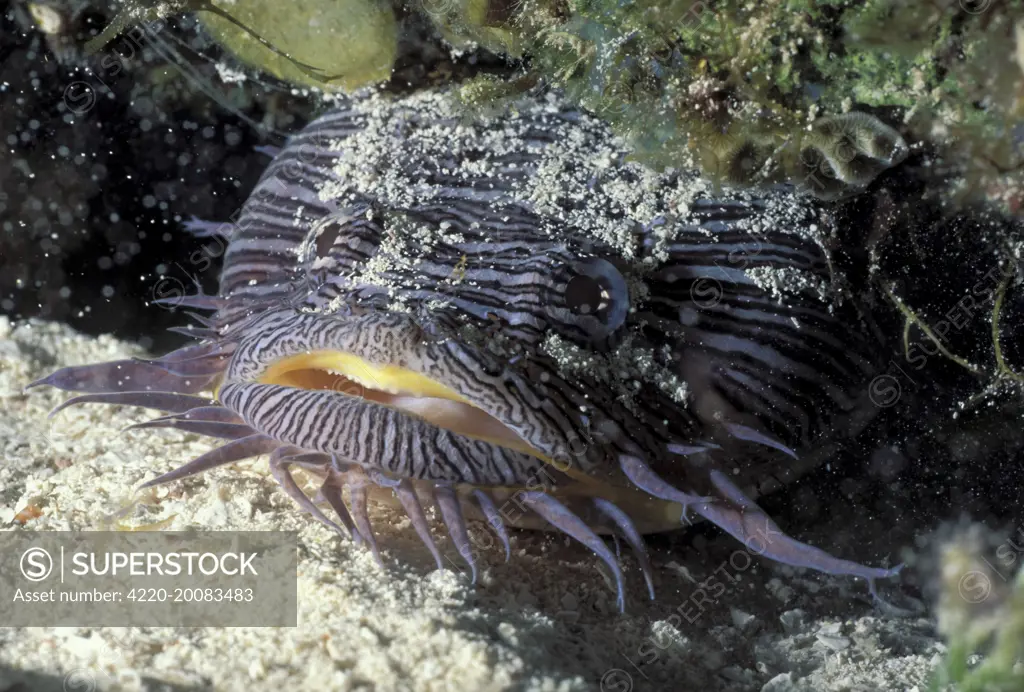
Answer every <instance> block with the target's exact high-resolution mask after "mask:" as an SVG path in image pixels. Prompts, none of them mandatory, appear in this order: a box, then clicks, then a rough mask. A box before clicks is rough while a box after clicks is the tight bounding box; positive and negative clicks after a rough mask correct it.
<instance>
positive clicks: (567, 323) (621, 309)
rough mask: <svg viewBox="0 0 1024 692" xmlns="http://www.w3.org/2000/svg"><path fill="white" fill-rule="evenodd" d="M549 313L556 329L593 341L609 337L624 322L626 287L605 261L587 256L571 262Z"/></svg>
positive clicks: (627, 290) (627, 307) (612, 265)
mask: <svg viewBox="0 0 1024 692" xmlns="http://www.w3.org/2000/svg"><path fill="white" fill-rule="evenodd" d="M569 271H570V272H571V275H570V278H569V279H568V281H566V283H565V285H564V288H563V290H562V294H561V301H560V303H561V305H557V306H552V308H551V310H550V313H551V315H552V317H553V318H554V324H555V326H556V327H558V326H560V327H561V329H560V331H563V332H565V333H566V334H568V335H571V336H573V337H574V338H576V339H577V340H582V341H589V342H596V341H600V340H603V339H606V338H608V337H610V336H611V335H612V334H614V333H615V331H616V330H618V329H619V327H621V326H622V325H623V323H625V321H626V315H627V314H628V313H629V288H628V286H627V285H626V280H625V278H623V276H622V273H621V272H619V270H618V269H617V268H616V267H615V265H614V264H612V263H611V262H609V261H608V260H605V259H601V258H598V257H591V258H587V259H584V260H581V261H579V262H577V263H574V264H573V265H572V266H571V268H570V269H569Z"/></svg>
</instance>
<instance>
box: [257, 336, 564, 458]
mask: <svg viewBox="0 0 1024 692" xmlns="http://www.w3.org/2000/svg"><path fill="white" fill-rule="evenodd" d="M258 382H260V383H261V384H277V385H283V386H286V387H296V388H299V389H311V390H328V391H335V392H339V393H341V394H345V395H347V396H354V397H359V398H361V399H366V400H367V401H373V402H376V403H378V404H383V405H386V406H390V407H392V408H396V409H399V410H401V411H404V412H405V413H408V414H410V415H413V416H416V417H417V418H421V419H423V420H425V421H427V422H428V423H430V424H432V425H434V426H436V427H439V428H443V429H445V430H449V431H451V432H453V433H456V434H459V435H463V436H465V437H470V438H473V439H477V440H481V441H484V442H488V443H490V444H494V445H498V446H500V447H505V448H507V449H512V450H515V451H517V452H521V453H523V454H528V455H530V456H533V457H536V458H538V459H541V460H543V461H545V462H548V463H550V459H548V458H547V457H545V456H544V455H543V454H541V453H540V452H538V451H537V450H536V449H534V448H533V447H532V446H531V445H530V444H529V443H528V442H526V441H525V440H524V439H523V438H522V437H520V436H519V435H518V434H517V433H516V432H515V431H514V430H512V429H511V428H509V427H508V426H506V425H505V424H504V423H502V422H501V421H499V420H498V419H497V418H495V417H494V416H492V415H491V414H489V413H487V412H486V411H484V410H483V409H481V408H478V407H476V406H474V405H473V404H472V403H470V401H469V400H468V399H467V398H466V397H464V396H463V395H461V394H459V393H458V392H456V391H455V390H453V389H451V388H450V387H448V386H446V385H444V384H441V383H440V382H437V381H435V380H432V379H430V378H429V377H426V376H425V375H422V374H420V373H418V372H413V371H412V370H408V369H406V368H403V367H400V366H397V365H375V364H372V363H368V362H367V361H365V360H363V359H362V358H359V357H358V356H355V355H353V354H351V353H345V352H342V351H312V352H309V353H303V354H300V355H296V356H291V357H288V358H284V359H282V360H279V361H277V362H275V363H273V364H272V365H271V366H270V367H268V368H267V370H266V371H265V372H264V373H263V374H262V375H261V376H260V377H259V379H258Z"/></svg>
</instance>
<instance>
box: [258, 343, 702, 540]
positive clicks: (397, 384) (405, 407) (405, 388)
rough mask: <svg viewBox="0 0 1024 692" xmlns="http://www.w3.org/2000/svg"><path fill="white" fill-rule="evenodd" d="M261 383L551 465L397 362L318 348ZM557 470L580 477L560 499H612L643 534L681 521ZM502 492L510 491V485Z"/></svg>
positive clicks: (652, 504)
mask: <svg viewBox="0 0 1024 692" xmlns="http://www.w3.org/2000/svg"><path fill="white" fill-rule="evenodd" d="M259 382H261V383H264V384H278V385H282V386H286V387H296V388H299V389H316V390H330V391H335V392H340V393H343V394H345V395H347V396H357V397H360V398H362V399H366V400H367V401H373V402H376V403H378V404H383V405H385V406H390V407H392V408H396V409H399V410H401V411H403V412H405V413H408V414H410V415H412V416H416V417H418V418H421V419H423V420H425V421H427V422H428V423H430V424H431V425H434V426H437V427H439V428H444V429H446V430H450V431H451V432H453V433H456V434H459V435H464V436H466V437H470V438H474V439H478V440H481V441H484V442H488V443H490V444H494V445H498V446H500V447H505V448H507V449H512V450H515V451H517V452H521V453H523V454H528V455H530V456H533V457H535V458H537V459H540V460H542V461H544V462H545V463H548V464H552V463H553V461H552V460H551V459H550V458H548V457H546V456H544V455H543V454H541V453H540V452H539V451H537V450H536V449H534V448H533V447H532V446H530V445H529V444H528V443H527V442H526V441H525V440H523V438H521V437H520V436H519V435H518V434H517V433H516V432H515V431H513V430H512V429H510V428H508V427H507V426H505V425H504V424H503V423H502V422H501V421H499V420H498V419H497V418H495V417H494V416H491V415H490V414H489V413H487V412H486V411H484V410H483V409H480V408H478V407H476V406H474V405H473V404H472V403H471V402H470V401H469V400H468V399H467V398H466V397H464V396H462V395H461V394H459V393H458V392H456V391H455V390H453V389H451V388H449V387H447V386H446V385H444V384H442V383H440V382H436V381H434V380H431V379H430V378H428V377H426V376H424V375H422V374H420V373H417V372H413V371H411V370H407V369H405V368H402V367H399V366H395V365H383V366H382V365H374V364H372V363H368V362H366V361H365V360H363V359H361V358H359V357H358V356H355V355H353V354H351V353H343V352H340V351H317V352H311V353H306V354H302V355H298V356H292V357H290V358H286V359H283V360H281V361H278V362H277V363H274V364H273V365H272V366H271V367H269V368H268V369H267V370H266V371H265V372H264V373H263V375H262V376H261V377H260V378H259ZM559 470H560V471H561V472H562V473H564V474H565V475H568V476H571V477H572V478H573V479H575V480H576V481H579V482H576V483H571V484H569V485H568V486H566V487H565V488H563V489H561V492H559V493H558V495H559V497H561V498H562V501H563V502H569V503H575V501H577V500H580V499H581V498H584V499H585V498H588V497H593V496H600V497H604V498H606V499H609V500H612V501H614V502H615V503H616V504H617V505H618V506H619V507H620V508H621V509H623V510H626V511H628V512H629V514H630V515H631V516H632V517H633V519H634V521H635V522H637V526H638V527H639V528H640V530H641V531H642V532H644V533H647V532H652V531H665V530H671V529H674V528H677V527H678V525H679V516H680V512H681V510H682V507H681V506H680V505H677V504H675V503H672V502H667V501H664V500H659V499H656V498H653V497H650V496H649V495H647V494H645V493H642V492H639V491H638V490H637V489H635V488H632V487H621V486H618V485H612V484H609V483H607V482H603V481H599V480H596V479H593V478H588V477H586V475H585V474H583V473H582V472H580V471H577V470H576V469H572V468H569V469H565V468H561V469H559ZM492 490H496V489H495V488H492ZM504 490H506V491H507V493H511V492H512V491H513V490H514V489H513V488H505V489H504ZM507 493H506V494H507ZM500 497H503V496H499V498H500ZM573 506H576V504H573ZM588 511H589V510H588ZM584 516H587V515H586V514H584ZM531 522H533V523H531ZM511 523H512V525H515V526H523V527H531V528H543V527H544V522H543V521H540V522H536V521H534V520H533V519H530V518H529V517H525V518H522V519H520V520H516V521H511ZM534 524H536V525H534ZM593 528H595V530H598V531H599V532H602V533H603V532H607V530H608V529H607V526H605V525H604V524H594V527H593Z"/></svg>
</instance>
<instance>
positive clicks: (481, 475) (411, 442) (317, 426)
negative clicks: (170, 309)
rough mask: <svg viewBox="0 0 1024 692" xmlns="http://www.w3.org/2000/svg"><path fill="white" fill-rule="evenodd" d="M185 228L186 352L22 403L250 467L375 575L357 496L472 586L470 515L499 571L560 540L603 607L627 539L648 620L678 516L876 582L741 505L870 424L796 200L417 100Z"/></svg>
mask: <svg viewBox="0 0 1024 692" xmlns="http://www.w3.org/2000/svg"><path fill="white" fill-rule="evenodd" d="M195 227H196V228H197V229H200V230H201V232H202V233H204V234H209V233H215V232H219V233H221V234H222V235H224V236H226V239H227V241H228V244H227V250H226V252H225V256H224V265H223V269H222V274H221V278H220V291H219V294H218V295H217V296H193V297H189V298H187V299H184V300H182V301H181V304H182V305H187V306H191V307H195V308H201V309H210V310H212V311H213V314H212V315H211V316H209V317H207V318H203V327H202V328H201V329H199V330H197V333H199V334H200V336H202V337H203V339H202V341H201V342H200V343H199V344H196V345H193V346H189V347H185V348H183V349H179V350H178V351H176V352H174V353H172V354H168V355H167V356H164V357H163V358H160V359H158V360H155V361H149V362H132V363H123V364H113V365H112V364H100V365H97V366H84V367H82V368H70V369H65V370H63V371H59V372H57V373H55V374H54V375H51V376H50V377H49V378H44V380H41V381H40V383H41V384H50V385H53V386H57V387H61V388H64V389H68V390H72V391H84V392H87V394H86V395H85V396H86V397H87V398H85V399H84V401H91V402H107V403H131V404H134V405H149V406H152V407H154V408H158V409H162V410H164V411H166V412H168V413H169V414H170V415H169V416H165V417H163V418H161V419H158V420H157V421H156V422H155V423H153V425H154V426H170V427H178V428H181V429H188V430H193V431H195V432H199V433H202V434H210V435H213V436H215V437H220V438H222V439H225V440H227V443H226V444H225V445H224V446H223V447H220V448H218V449H216V450H213V451H212V452H210V453H208V454H207V455H204V456H203V457H200V458H199V459H197V460H195V461H193V462H191V464H190V465H186V467H183V468H182V469H178V470H175V471H172V472H170V473H168V474H164V475H163V476H160V477H158V478H157V479H154V480H153V481H150V483H156V482H167V481H170V480H175V479H177V478H180V477H183V476H185V475H190V474H192V473H197V472H200V471H202V470H205V469H206V468H210V467H212V466H216V465H219V464H223V463H229V462H231V461H235V460H237V459H240V458H245V457H247V456H254V455H257V454H265V453H270V455H271V458H270V465H271V471H272V472H273V474H274V476H275V478H276V479H277V480H278V481H279V482H280V483H281V485H282V487H283V488H284V490H285V491H286V492H288V493H289V494H290V495H291V496H292V497H293V498H294V499H295V500H296V501H297V502H298V503H299V504H300V506H302V507H303V508H304V509H305V510H306V511H308V512H310V513H311V514H313V515H314V517H316V518H317V519H318V520H320V521H322V522H324V523H326V524H328V525H330V526H332V527H334V528H336V529H338V530H339V531H341V532H343V533H348V534H351V535H352V536H353V537H354V538H355V539H356V540H359V541H365V542H366V543H367V544H368V545H369V547H370V548H371V549H372V550H373V551H374V552H375V553H376V552H377V547H376V542H375V540H374V538H373V534H372V530H371V527H370V526H369V519H368V516H367V513H366V503H367V501H368V499H369V498H371V497H381V496H388V497H391V498H393V499H394V501H396V502H397V503H399V504H401V506H402V507H403V508H404V509H405V510H406V512H407V513H408V514H409V516H410V519H411V520H412V524H413V526H414V528H415V530H417V532H418V533H419V534H420V536H421V538H423V540H424V542H425V544H426V545H427V547H428V549H430V550H431V552H432V553H433V555H434V556H435V559H436V560H437V562H438V566H440V564H441V560H440V557H439V553H438V551H437V548H436V546H435V545H434V543H433V539H432V538H431V536H430V531H429V528H428V525H427V519H426V516H425V513H424V511H423V505H424V504H426V503H433V504H435V505H436V506H437V509H438V511H439V514H440V517H441V519H442V520H443V521H444V523H445V525H446V526H447V528H448V531H449V534H450V535H451V537H452V539H453V541H454V542H455V546H456V549H457V550H458V551H459V552H460V554H462V555H463V557H464V558H465V559H466V560H467V561H468V562H469V563H470V564H471V565H473V556H472V550H471V547H470V546H469V544H468V541H469V539H468V534H467V532H466V526H465V516H466V514H467V513H472V514H474V515H477V516H480V517H482V518H484V519H486V520H487V521H488V522H489V523H490V524H491V526H492V527H494V529H495V531H496V532H498V534H499V536H500V537H501V539H502V540H503V541H504V542H505V545H506V547H507V546H508V539H507V532H506V530H505V526H506V525H514V526H522V527H535V528H548V529H556V530H560V531H563V532H565V533H567V534H569V535H571V536H573V537H574V538H576V539H577V540H579V541H581V542H582V543H584V544H585V545H587V546H588V547H590V548H591V549H592V550H594V551H595V552H596V553H597V554H598V555H599V556H600V557H601V558H602V559H603V560H604V561H605V562H606V563H608V564H609V567H611V568H612V570H613V572H614V573H615V575H616V579H617V581H618V584H619V587H618V589H619V603H620V606H621V605H622V604H623V602H624V600H623V599H624V596H623V587H622V575H621V571H620V570H619V567H618V561H617V559H616V558H615V556H614V555H612V554H611V553H610V552H609V551H608V548H607V547H606V545H605V544H604V542H603V540H602V539H601V538H600V537H599V534H602V533H615V534H618V535H621V536H623V537H624V538H625V539H626V540H627V542H628V543H629V544H630V545H631V546H632V547H633V549H634V551H635V553H636V556H637V559H638V560H639V561H640V563H641V567H642V569H643V571H644V574H645V577H646V579H647V584H648V589H649V591H650V595H651V596H652V597H653V587H652V582H651V579H650V569H649V565H648V560H647V557H646V550H645V548H644V545H643V540H642V538H641V534H643V533H648V532H652V531H662V530H669V529H673V528H678V527H679V526H680V525H682V524H683V523H685V522H686V521H688V520H689V518H690V516H691V515H692V516H698V515H699V516H701V517H703V518H705V519H709V520H711V521H712V522H714V523H715V524H717V525H718V526H720V527H721V528H723V529H724V530H726V531H727V532H729V533H731V534H733V535H734V536H736V537H737V538H739V539H740V540H744V541H749V540H750V538H751V537H752V536H760V537H761V538H760V540H762V542H763V543H764V545H763V546H761V549H760V550H759V551H758V552H759V553H760V554H763V555H764V556H766V557H769V558H773V559H776V560H780V561H783V562H787V563H789V564H794V565H799V566H805V567H812V568H815V569H818V570H821V571H825V572H829V573H834V574H849V575H854V576H859V577H863V578H866V579H868V580H869V582H872V584H873V580H874V579H877V578H879V577H884V576H891V575H893V574H895V570H892V569H882V568H870V567H865V566H861V565H857V564H855V563H852V562H848V561H845V560H842V559H840V558H836V557H833V556H831V555H829V554H827V553H824V552H822V551H820V550H818V549H816V548H812V547H810V546H806V545H804V544H801V543H799V542H797V541H795V540H793V539H791V538H789V537H787V536H785V534H783V533H782V532H781V530H779V529H778V527H777V525H775V524H774V522H772V520H771V519H770V518H768V517H767V516H766V515H765V514H764V513H763V512H762V511H761V510H760V509H759V508H758V507H757V505H756V504H755V499H756V497H758V496H759V495H761V494H763V493H764V492H767V491H770V490H772V489H774V487H777V486H778V484H779V483H780V482H784V480H785V479H788V478H792V477H795V476H796V475H799V474H800V473H802V472H804V471H806V470H807V469H808V468H810V467H813V466H814V465H816V464H817V463H819V462H820V459H821V457H822V456H823V455H824V454H827V453H828V450H830V449H831V448H832V446H833V445H834V444H836V443H837V442H838V441H840V440H841V439H843V438H846V437H849V436H851V435H852V434H854V433H855V432H856V430H857V429H858V428H859V427H860V426H861V425H862V424H863V422H864V421H865V420H867V419H869V418H870V415H871V412H872V405H871V402H870V398H869V396H868V394H869V383H870V382H871V381H872V378H873V377H874V376H875V375H876V374H877V373H878V372H880V370H881V367H882V365H883V364H884V363H885V362H887V361H888V349H887V346H886V344H885V343H884V340H883V339H881V338H880V337H879V333H878V330H877V329H876V328H875V327H874V325H873V324H872V322H871V319H870V316H869V315H867V314H866V313H865V312H864V311H862V310H861V309H860V308H859V305H860V302H859V301H858V299H857V295H855V293H854V292H853V291H851V290H850V289H849V288H848V286H847V284H846V282H845V281H844V279H843V277H842V276H838V275H837V274H836V271H835V269H834V268H833V266H832V262H831V257H832V246H833V245H834V244H835V243H836V242H837V241H836V237H837V228H836V226H835V221H834V220H833V219H832V217H831V216H830V214H829V213H828V211H827V208H826V207H823V206H822V205H821V204H819V203H817V202H815V201H813V200H810V199H808V198H804V197H800V196H797V195H795V194H794V193H793V192H792V190H790V189H788V188H785V187H777V188H772V189H768V190H761V191H758V192H756V193H754V192H752V191H749V190H747V191H741V190H728V189H726V190H722V189H713V188H712V187H711V186H710V185H709V184H707V183H706V182H703V181H701V180H700V179H699V178H697V177H696V176H695V175H693V174H690V173H687V172H685V171H679V170H668V171H663V172H655V171H651V170H649V169H646V168H644V167H642V166H640V165H638V164H635V163H631V162H630V161H629V160H628V151H627V150H626V148H625V146H624V145H623V143H622V142H621V141H619V140H617V139H616V138H615V137H613V136H612V135H611V134H610V133H609V131H608V129H607V127H606V126H605V125H604V124H602V123H601V122H600V121H599V120H597V119H596V118H593V117H590V116H588V115H586V114H583V113H580V112H578V111H575V110H573V109H572V108H570V107H569V106H567V105H566V104H565V103H563V102H562V101H561V100H560V99H559V98H558V96H556V95H549V96H547V97H542V98H528V99H523V100H521V101H518V102H516V103H514V104H512V105H509V106H507V107H502V108H500V109H498V110H497V111H496V112H494V113H491V114H488V115H475V116H473V117H469V116H467V115H466V113H465V112H464V110H463V109H462V108H461V107H460V105H459V103H458V100H457V99H456V98H455V97H454V96H453V95H452V94H450V93H444V92H430V93H422V94H418V95H414V96H410V97H406V98H403V99H393V98H387V97H383V96H375V97H369V98H366V99H363V100H354V101H352V102H350V103H348V104H347V105H345V106H344V107H342V108H339V109H337V110H334V111H331V112H330V113H327V114H325V115H324V116H323V117H321V118H319V119H318V120H316V121H314V122H313V123H311V124H310V125H309V126H307V127H306V128H305V129H304V130H302V131H301V132H299V133H297V134H296V135H294V136H293V137H292V138H291V139H290V140H289V142H288V143H287V145H286V146H285V147H283V149H282V150H281V151H280V152H279V153H277V155H276V156H275V158H274V159H273V161H272V162H271V163H270V165H269V166H268V168H267V170H266V171H265V173H264V174H263V176H262V177H261V179H260V181H259V182H258V183H257V185H256V187H255V189H254V190H253V192H252V194H251V195H250V197H249V199H248V201H247V202H246V203H245V205H244V207H243V209H242V210H241V213H240V214H239V216H238V218H237V219H236V220H235V221H234V223H232V224H231V225H230V226H229V227H227V228H224V227H221V230H220V231H217V230H212V229H214V228H215V227H214V226H213V225H203V224H196V226H195ZM203 391H212V392H213V395H214V396H213V399H211V400H203V399H202V398H201V397H197V396H196V395H197V394H199V393H201V392H203ZM174 397H180V398H174ZM80 399H82V398H81V397H80ZM72 401H74V400H72ZM292 466H300V467H302V468H304V469H306V470H307V471H310V472H312V473H313V474H315V475H317V476H318V477H320V478H322V479H323V485H322V486H321V490H320V493H319V496H318V497H317V498H313V499H311V498H308V497H307V496H306V495H305V494H304V493H302V491H301V490H300V489H299V487H298V485H297V484H296V483H295V481H294V480H293V479H292V477H291V474H290V468H291V467H292ZM779 479H783V481H780V480H779ZM343 489H347V500H346V497H345V495H344V494H343ZM328 505H329V506H330V511H333V512H334V517H335V518H331V517H329V516H328V515H327V513H326V511H325V509H321V507H324V508H326V507H327V506H328ZM336 519H337V520H336ZM339 521H340V524H339V523H338V522H339ZM342 525H343V526H342ZM474 576H475V566H474ZM872 588H873V586H872Z"/></svg>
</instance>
